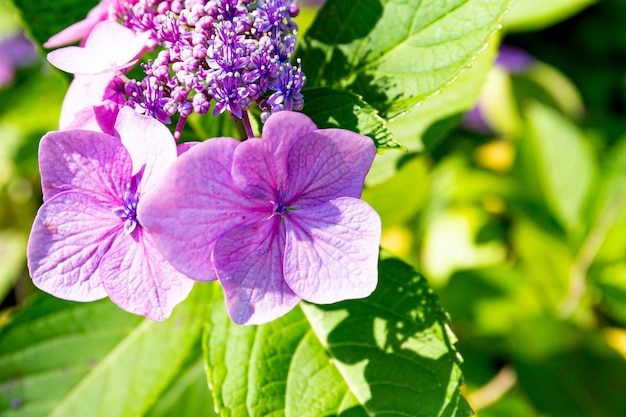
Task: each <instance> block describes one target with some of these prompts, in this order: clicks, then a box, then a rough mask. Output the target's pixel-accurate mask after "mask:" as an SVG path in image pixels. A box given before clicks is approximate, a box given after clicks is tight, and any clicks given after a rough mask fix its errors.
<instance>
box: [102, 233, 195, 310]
mask: <svg viewBox="0 0 626 417" xmlns="http://www.w3.org/2000/svg"><path fill="white" fill-rule="evenodd" d="M100 278H101V280H102V285H103V286H104V288H105V289H106V291H107V293H108V294H109V297H110V298H111V300H112V301H113V302H114V303H115V304H117V305H118V306H120V307H121V308H123V309H124V310H126V311H129V312H131V313H134V314H140V315H143V316H146V317H148V318H149V319H152V320H155V321H163V320H165V319H166V318H168V317H169V316H170V315H171V314H172V310H173V309H174V307H175V306H176V305H178V304H179V303H180V302H181V301H183V300H184V299H185V298H187V296H188V295H189V292H190V291H191V288H192V287H193V281H192V280H190V279H189V278H187V277H185V276H184V275H182V274H181V273H180V272H178V271H176V270H175V269H174V267H173V266H172V265H170V264H169V263H168V262H167V261H166V260H165V259H164V258H163V256H162V255H161V253H160V252H159V251H158V249H157V248H156V247H155V245H154V243H153V242H152V239H151V238H150V235H148V234H146V233H144V232H143V230H141V228H139V227H138V228H137V229H136V230H135V231H134V232H133V233H132V234H131V235H125V234H121V235H118V237H117V238H116V239H115V241H114V242H113V244H112V245H111V248H110V249H109V251H108V252H107V253H106V254H105V255H104V256H103V257H102V262H101V263H100Z"/></svg>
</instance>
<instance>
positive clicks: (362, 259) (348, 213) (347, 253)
mask: <svg viewBox="0 0 626 417" xmlns="http://www.w3.org/2000/svg"><path fill="white" fill-rule="evenodd" d="M286 217H287V219H286V221H285V223H286V231H287V241H286V242H287V243H286V246H285V263H284V270H285V280H286V281H287V283H288V284H289V286H290V287H291V289H292V290H293V291H294V292H295V293H296V294H297V295H298V296H300V297H302V298H303V299H305V300H307V301H311V302H313V303H320V304H327V303H334V302H337V301H341V300H347V299H352V298H363V297H367V296H368V295H370V294H371V293H372V291H374V289H375V288H376V284H377V282H378V245H379V243H380V234H381V225H380V218H379V217H378V214H377V213H376V211H374V209H372V208H371V207H370V206H369V205H368V204H367V203H365V202H363V201H361V200H358V199H355V198H350V197H342V198H338V199H335V200H332V201H330V202H328V203H323V204H321V205H319V206H315V207H309V208H306V209H301V210H293V211H289V212H287V214H286Z"/></svg>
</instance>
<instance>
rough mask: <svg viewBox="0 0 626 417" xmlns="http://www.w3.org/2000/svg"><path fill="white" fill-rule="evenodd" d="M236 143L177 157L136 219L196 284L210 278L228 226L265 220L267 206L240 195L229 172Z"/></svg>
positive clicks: (221, 142) (207, 145)
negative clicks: (214, 255)
mask: <svg viewBox="0 0 626 417" xmlns="http://www.w3.org/2000/svg"><path fill="white" fill-rule="evenodd" d="M238 144H239V142H238V141H236V140H235V139H231V138H216V139H211V140H208V141H206V142H202V143H199V144H197V145H195V146H193V147H192V148H191V149H189V150H188V151H187V152H185V153H183V154H182V155H181V156H179V157H178V158H177V159H176V161H174V163H173V164H172V165H171V166H170V167H169V168H168V169H167V171H166V172H165V174H164V175H163V177H162V179H161V181H160V182H159V184H157V185H156V186H155V187H154V188H152V189H150V190H147V192H146V194H145V195H144V196H143V197H142V198H141V200H140V201H139V204H138V207H137V219H138V221H139V224H141V225H142V226H143V227H144V229H145V230H146V231H147V232H148V233H150V234H151V235H152V237H153V239H154V242H155V243H156V245H157V247H158V248H159V250H160V251H161V253H163V256H164V257H165V259H167V260H168V261H169V262H170V263H171V264H172V265H174V267H175V268H176V269H178V270H179V271H180V272H182V273H183V274H185V275H186V276H188V277H190V278H192V279H195V280H198V281H211V280H215V279H216V278H217V276H216V275H215V271H214V268H213V263H212V262H211V253H212V252H213V247H214V246H215V241H216V240H217V239H218V238H219V237H220V236H221V235H222V234H224V232H226V231H228V230H230V229H232V228H233V227H235V226H237V225H240V224H244V223H247V222H251V221H254V220H258V219H262V218H267V217H268V216H269V214H271V206H270V204H269V203H267V205H263V206H261V207H259V204H260V203H259V202H258V201H255V200H253V199H250V198H249V197H246V196H244V195H243V194H242V193H241V191H239V189H237V187H235V186H234V184H233V181H232V178H231V175H230V171H231V165H232V160H233V152H234V150H235V148H236V147H237V145H238Z"/></svg>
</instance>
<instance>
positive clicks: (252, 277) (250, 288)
mask: <svg viewBox="0 0 626 417" xmlns="http://www.w3.org/2000/svg"><path fill="white" fill-rule="evenodd" d="M284 249H285V230H284V222H282V221H281V219H280V217H278V216H276V217H274V218H272V219H269V220H264V221H262V222H260V223H254V224H247V225H244V226H240V227H236V228H234V229H232V230H230V231H228V232H227V233H226V234H224V236H222V237H221V238H220V239H219V240H218V241H217V243H216V245H215V251H214V253H213V261H214V263H215V267H216V269H217V271H218V277H219V280H220V283H221V284H222V286H223V287H224V293H225V295H226V307H227V308H228V314H229V315H230V317H231V319H232V320H233V321H234V322H235V323H239V324H262V323H267V322H269V321H272V320H275V319H277V318H278V317H281V316H283V315H285V314H286V313H288V312H289V311H290V310H291V309H293V308H294V307H295V306H296V304H298V302H299V301H300V298H299V297H298V296H296V295H295V294H294V293H293V291H292V290H291V289H290V288H289V286H288V285H287V283H286V282H285V280H284V278H283V267H282V258H283V252H284Z"/></svg>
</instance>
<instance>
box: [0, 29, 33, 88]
mask: <svg viewBox="0 0 626 417" xmlns="http://www.w3.org/2000/svg"><path fill="white" fill-rule="evenodd" d="M37 58H38V55H37V51H35V45H33V43H32V42H31V41H30V40H29V39H28V38H27V37H26V36H24V34H22V33H18V34H14V35H11V36H9V37H7V38H6V39H3V40H2V41H0V87H4V86H7V85H9V84H10V83H11V82H13V78H14V76H15V71H16V70H17V69H18V68H22V67H27V66H29V65H30V64H32V63H33V62H35V61H36V60H37Z"/></svg>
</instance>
